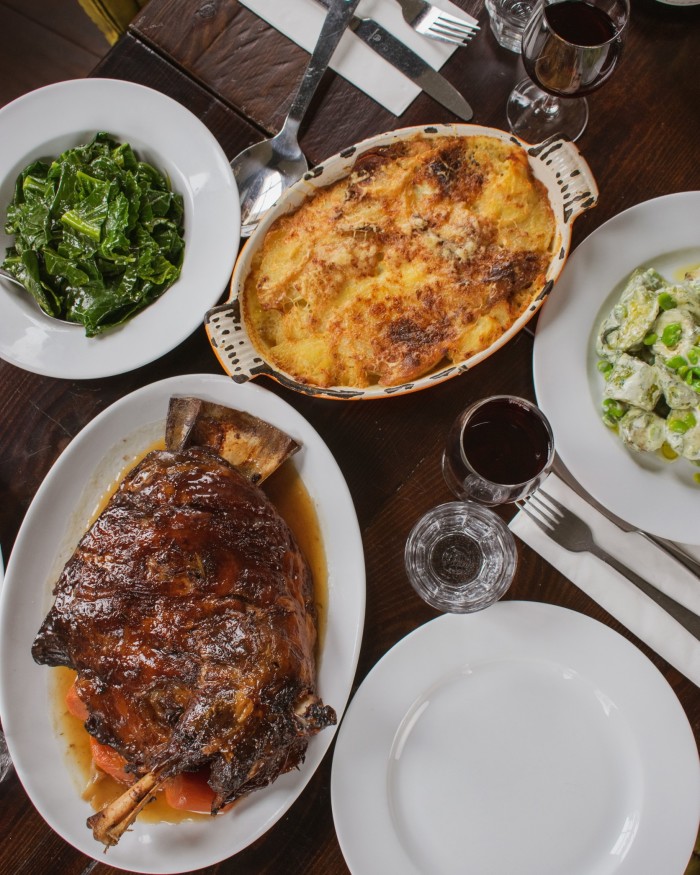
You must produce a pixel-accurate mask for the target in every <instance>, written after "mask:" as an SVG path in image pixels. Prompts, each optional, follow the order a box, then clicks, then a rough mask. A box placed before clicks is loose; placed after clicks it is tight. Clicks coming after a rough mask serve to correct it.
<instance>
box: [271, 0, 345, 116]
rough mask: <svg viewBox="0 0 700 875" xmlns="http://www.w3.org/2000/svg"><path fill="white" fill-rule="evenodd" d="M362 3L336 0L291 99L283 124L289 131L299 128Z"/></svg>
mask: <svg viewBox="0 0 700 875" xmlns="http://www.w3.org/2000/svg"><path fill="white" fill-rule="evenodd" d="M359 2H360V0H333V2H332V3H331V6H330V9H329V10H328V13H327V15H326V18H325V20H324V22H323V27H322V28H321V33H320V34H319V37H318V41H317V43H316V47H315V48H314V50H313V54H312V55H311V58H310V59H309V63H308V65H307V67H306V70H305V71H304V76H303V78H302V80H301V84H300V85H299V90H298V91H297V93H296V95H295V97H294V100H293V101H292V105H291V107H290V109H289V114H288V115H287V118H286V120H285V123H284V128H286V129H287V130H289V131H290V133H291V132H294V133H296V131H297V130H298V128H299V124H300V123H301V120H302V118H303V116H304V113H305V112H306V110H307V109H308V108H309V104H310V103H311V98H312V97H313V96H314V92H315V91H316V88H317V87H318V83H319V82H320V81H321V78H322V76H323V74H324V73H325V72H326V68H327V67H328V64H329V63H330V60H331V58H332V56H333V52H334V51H335V50H336V47H337V45H338V43H339V42H340V40H341V37H342V36H343V34H344V33H345V30H346V29H347V26H348V24H349V22H350V19H351V18H352V14H353V12H354V11H355V9H356V8H357V5H358V3H359Z"/></svg>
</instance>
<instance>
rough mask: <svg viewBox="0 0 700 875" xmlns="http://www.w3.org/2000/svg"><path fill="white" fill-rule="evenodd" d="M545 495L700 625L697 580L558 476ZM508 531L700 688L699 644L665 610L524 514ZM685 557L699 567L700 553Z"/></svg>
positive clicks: (685, 547)
mask: <svg viewBox="0 0 700 875" xmlns="http://www.w3.org/2000/svg"><path fill="white" fill-rule="evenodd" d="M544 490H545V492H546V493H547V494H548V495H550V496H552V497H553V498H555V499H556V500H558V501H559V502H561V503H562V504H563V505H564V506H565V507H566V508H568V509H569V510H571V511H573V513H575V514H576V515H577V516H578V517H579V518H580V519H582V520H584V521H585V522H586V523H587V524H588V525H589V526H590V528H591V531H592V534H593V538H594V540H595V541H596V543H597V544H598V546H599V547H602V548H603V549H604V550H605V551H606V552H607V553H609V554H610V555H611V556H613V557H614V558H615V559H616V560H618V561H619V562H622V563H623V564H624V565H625V566H627V568H629V569H630V570H631V571H632V572H633V573H634V574H637V575H639V576H640V577H642V578H644V580H646V581H648V583H650V584H651V585H652V586H653V587H655V588H656V589H658V590H660V591H661V592H662V593H665V594H666V595H667V596H669V597H670V598H672V599H673V600H674V601H675V602H678V603H680V604H681V605H683V606H684V607H685V608H687V609H688V610H689V611H691V612H692V613H693V614H696V615H698V623H700V580H699V579H698V576H697V575H695V574H693V572H692V571H690V570H689V569H688V568H685V567H683V565H682V564H681V563H680V562H679V561H678V560H677V559H675V558H674V557H673V556H672V555H670V554H669V553H668V552H666V550H664V549H663V548H662V547H661V546H657V545H656V544H654V543H653V542H651V541H650V540H649V539H647V538H646V537H644V536H643V535H642V534H641V533H638V532H635V531H624V530H623V529H622V528H620V527H619V526H617V525H616V524H615V523H614V522H612V521H611V520H610V519H608V518H607V516H604V515H603V514H602V513H601V512H600V511H598V510H596V508H594V507H593V505H592V504H591V503H589V502H588V501H587V500H586V499H585V498H583V497H581V495H578V494H577V493H576V492H574V491H573V490H572V489H571V488H569V486H567V485H566V483H564V481H563V480H562V479H560V478H559V477H557V476H556V474H554V473H552V474H550V475H549V477H548V478H547V480H546V483H545V487H544ZM533 508H534V505H533ZM510 528H511V530H512V531H513V532H514V533H515V534H516V535H517V536H518V537H519V538H520V539H521V540H522V541H524V542H525V543H526V544H528V545H529V546H530V547H532V549H533V550H536V551H537V552H538V553H539V554H540V556H543V557H544V558H545V559H546V560H547V561H548V562H549V563H550V564H551V565H553V566H554V567H555V568H556V569H558V570H559V571H560V572H561V573H562V574H563V575H564V576H565V577H567V578H568V579H569V580H571V581H572V582H573V583H575V584H576V585H577V586H578V587H579V588H580V589H581V590H583V592H585V593H586V594H587V595H588V596H590V597H591V598H592V599H594V601H596V602H598V604H600V605H601V606H602V607H603V608H605V610H606V611H607V612H608V613H609V614H611V615H612V616H613V617H615V618H616V619H617V620H618V621H619V622H620V623H622V624H623V625H624V626H625V627H626V628H627V629H629V630H630V631H631V632H633V633H634V634H635V635H636V636H637V637H638V638H639V639H640V640H641V641H644V642H645V643H646V644H648V645H649V647H651V648H652V650H654V651H655V652H656V653H658V654H659V655H660V656H662V657H663V658H664V659H665V660H666V661H667V662H669V663H670V664H671V665H673V666H674V667H675V668H676V669H678V671H680V672H682V673H683V674H684V675H685V676H686V677H688V678H690V680H692V681H693V683H695V684H698V685H700V640H698V638H696V637H695V635H694V634H693V633H692V632H690V631H688V630H687V629H686V628H684V627H683V626H682V625H681V624H680V623H679V622H677V621H676V620H675V619H674V618H673V617H672V616H671V614H670V613H669V612H668V611H667V610H666V609H665V608H664V607H662V606H660V605H659V604H658V603H656V602H655V601H653V600H652V598H650V597H649V596H648V595H646V594H645V593H644V592H642V591H641V590H640V589H639V588H638V587H637V586H636V585H635V584H634V583H633V582H631V581H630V580H629V579H627V578H626V577H625V576H623V575H622V574H621V573H620V572H618V571H616V570H614V569H613V568H611V567H610V566H609V565H608V564H606V563H605V562H604V561H602V560H601V559H599V558H598V557H596V556H594V555H592V554H591V553H588V552H572V551H570V550H567V549H565V548H564V547H562V546H560V545H559V544H558V543H557V542H556V540H555V539H554V537H551V536H550V535H549V534H548V533H547V532H545V531H543V530H542V528H540V526H539V525H538V524H537V522H536V521H535V520H534V519H533V518H532V516H529V515H528V514H527V513H525V512H523V510H521V512H520V513H518V514H517V516H516V517H514V519H513V520H512V521H511V524H510ZM683 551H684V552H685V553H686V554H687V555H688V556H689V557H690V560H691V561H692V560H693V559H697V560H699V561H700V547H691V546H688V545H683Z"/></svg>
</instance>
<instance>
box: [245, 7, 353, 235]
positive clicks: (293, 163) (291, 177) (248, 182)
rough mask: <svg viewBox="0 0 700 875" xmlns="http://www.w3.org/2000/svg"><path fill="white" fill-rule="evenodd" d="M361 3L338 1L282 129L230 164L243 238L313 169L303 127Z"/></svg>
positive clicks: (310, 60)
mask: <svg viewBox="0 0 700 875" xmlns="http://www.w3.org/2000/svg"><path fill="white" fill-rule="evenodd" d="M359 2H360V0H333V2H332V3H331V5H330V7H329V9H328V13H327V14H326V18H325V20H324V22H323V27H322V28H321V33H320V35H319V37H318V41H317V43H316V47H315V48H314V51H313V54H312V55H311V58H310V59H309V63H308V65H307V67H306V70H305V71H304V75H303V77H302V80H301V83H300V85H299V88H298V90H297V93H296V95H295V97H294V100H293V101H292V105H291V107H290V109H289V113H288V114H287V118H286V119H285V121H284V124H283V125H282V129H281V130H280V132H279V133H278V134H277V135H276V136H275V137H272V138H271V139H268V140H263V141H262V142H261V143H255V144H254V145H252V146H249V147H248V148H247V149H244V150H243V151H242V152H240V153H239V154H238V155H237V156H236V157H235V158H234V159H233V161H231V167H232V168H233V175H234V176H235V178H236V184H237V186H238V192H239V196H240V201H241V236H242V237H249V236H250V235H251V234H252V233H253V231H254V230H255V228H256V227H257V224H258V222H259V221H260V219H261V218H262V216H263V215H264V213H266V212H267V210H268V209H269V208H270V207H271V206H272V205H273V204H274V203H275V202H276V201H277V200H278V199H279V197H280V195H281V194H282V192H284V191H285V190H286V189H288V188H289V187H290V186H291V185H293V184H294V183H295V182H297V181H298V180H299V179H301V177H302V176H303V175H304V174H305V173H306V172H307V170H308V169H309V165H308V162H307V160H306V157H305V156H304V153H303V152H302V151H301V148H300V146H299V141H298V139H297V135H298V132H299V125H300V124H301V120H302V118H303V117H304V114H305V112H306V110H307V109H308V108H309V104H310V103H311V98H312V97H313V95H314V93H315V91H316V88H317V87H318V83H319V82H320V81H321V78H322V76H323V74H324V73H325V71H326V69H327V67H328V64H329V63H330V60H331V57H332V56H333V52H334V51H335V49H336V47H337V45H338V43H339V42H340V39H341V37H342V36H343V33H344V32H345V30H346V28H347V26H348V24H349V22H350V19H351V17H352V14H353V12H354V11H355V9H356V7H357V5H358V3H359Z"/></svg>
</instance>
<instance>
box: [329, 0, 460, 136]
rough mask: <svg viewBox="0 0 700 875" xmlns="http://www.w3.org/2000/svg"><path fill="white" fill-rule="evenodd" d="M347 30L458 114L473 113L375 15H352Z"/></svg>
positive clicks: (443, 79)
mask: <svg viewBox="0 0 700 875" xmlns="http://www.w3.org/2000/svg"><path fill="white" fill-rule="evenodd" d="M317 2H318V3H320V4H321V6H324V7H325V8H326V9H327V8H328V6H329V2H330V0H317ZM348 30H351V31H352V32H353V33H354V34H355V36H357V37H359V38H360V39H361V40H362V41H363V42H364V43H366V44H367V45H368V46H369V47H370V48H371V49H374V51H375V52H376V53H377V54H378V55H380V56H381V57H382V58H384V60H385V61H388V62H389V63H390V64H391V65H392V66H393V67H396V69H397V70H398V71H399V72H401V73H403V74H404V76H407V77H408V78H409V79H410V80H411V81H412V82H415V83H416V85H418V86H419V87H420V88H421V89H422V90H423V91H425V93H426V94H428V95H430V97H432V98H433V100H436V101H437V102H438V103H439V104H441V105H442V106H444V107H446V108H447V109H449V110H450V112H453V113H454V114H455V115H456V116H457V117H458V118H461V119H462V120H463V121H465V122H468V121H470V119H471V118H472V117H473V115H474V112H473V110H472V108H471V106H469V104H468V103H467V101H466V100H465V99H464V97H462V95H461V94H460V93H459V91H457V89H456V88H455V87H454V85H452V84H451V83H450V82H448V81H447V79H445V77H444V76H443V75H442V74H441V73H438V72H437V70H433V68H432V67H431V66H430V64H428V63H427V62H426V61H424V60H423V58H421V56H420V55H418V54H416V52H414V51H413V49H411V48H409V47H408V46H407V45H406V44H405V43H402V42H401V40H400V39H397V38H396V37H395V36H394V35H393V34H391V33H389V31H388V30H386V29H385V28H384V27H382V26H381V24H378V23H377V22H376V21H374V19H372V18H360V17H359V16H357V15H353V17H352V18H351V19H350V24H349V25H348Z"/></svg>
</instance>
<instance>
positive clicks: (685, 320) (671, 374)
mask: <svg viewBox="0 0 700 875" xmlns="http://www.w3.org/2000/svg"><path fill="white" fill-rule="evenodd" d="M596 352H597V353H598V356H599V357H600V361H599V362H598V369H599V370H600V372H601V373H602V374H603V376H604V377H605V390H604V392H603V421H604V422H605V423H606V425H608V426H610V427H611V428H614V429H616V431H617V433H618V434H619V436H620V438H621V439H622V440H623V442H624V443H625V444H627V445H628V446H630V447H632V448H633V449H635V450H640V451H644V452H661V453H662V455H663V456H665V458H667V459H674V458H676V457H678V456H681V457H683V458H685V459H688V460H690V461H691V462H693V463H694V464H696V465H700V275H699V274H698V272H694V271H691V272H689V273H687V274H686V276H685V278H684V279H683V280H682V281H681V282H678V283H669V282H667V281H666V280H665V279H664V278H663V277H662V276H661V275H660V274H659V273H658V272H657V271H655V270H653V269H639V270H636V271H634V273H633V274H632V276H631V277H630V278H629V280H628V282H627V284H626V285H625V288H624V290H623V292H622V295H621V296H620V299H619V300H618V301H617V303H616V304H615V306H614V307H613V309H612V311H611V312H610V313H609V314H608V316H607V317H606V319H605V320H604V322H603V324H602V326H601V327H600V330H599V331H598V335H597V338H596Z"/></svg>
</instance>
